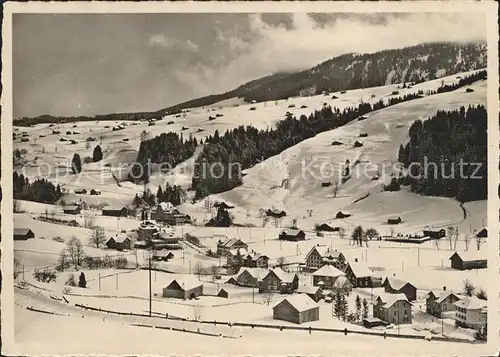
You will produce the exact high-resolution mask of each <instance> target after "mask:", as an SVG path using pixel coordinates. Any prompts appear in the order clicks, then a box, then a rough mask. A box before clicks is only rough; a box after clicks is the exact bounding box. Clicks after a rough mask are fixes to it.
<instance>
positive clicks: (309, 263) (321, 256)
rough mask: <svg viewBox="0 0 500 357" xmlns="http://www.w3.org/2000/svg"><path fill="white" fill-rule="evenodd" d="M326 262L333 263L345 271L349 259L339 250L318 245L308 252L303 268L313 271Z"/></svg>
mask: <svg viewBox="0 0 500 357" xmlns="http://www.w3.org/2000/svg"><path fill="white" fill-rule="evenodd" d="M326 264H330V265H333V266H334V267H335V268H337V269H339V270H342V271H344V270H345V268H346V266H347V260H346V258H345V256H344V255H343V254H342V253H341V252H338V251H337V250H332V249H330V247H327V246H325V245H316V246H314V247H312V248H311V250H310V251H309V252H308V253H307V255H306V265H305V267H304V268H303V270H304V271H308V272H313V271H316V270H317V269H319V268H321V267H322V266H324V265H326Z"/></svg>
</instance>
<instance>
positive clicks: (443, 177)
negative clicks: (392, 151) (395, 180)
mask: <svg viewBox="0 0 500 357" xmlns="http://www.w3.org/2000/svg"><path fill="white" fill-rule="evenodd" d="M487 121H488V120H487V110H486V108H485V107H484V106H482V105H478V106H477V107H472V106H470V107H469V108H467V109H466V108H465V107H461V108H460V109H459V110H454V111H438V112H437V114H436V115H434V116H433V117H431V118H429V119H428V120H425V121H423V122H422V121H421V120H417V121H415V122H414V123H413V124H412V126H411V127H410V129H409V136H410V141H409V142H408V143H407V144H406V145H405V146H403V145H401V146H400V147H399V153H398V161H400V162H401V163H403V165H404V166H405V167H406V168H409V170H408V172H409V174H410V175H406V176H405V177H404V178H403V179H402V183H403V184H405V185H410V186H411V189H412V191H413V192H417V193H420V194H424V195H431V196H444V197H453V198H456V199H457V200H459V201H461V202H468V201H475V200H485V199H486V198H487V186H488V176H487Z"/></svg>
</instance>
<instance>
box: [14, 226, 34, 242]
mask: <svg viewBox="0 0 500 357" xmlns="http://www.w3.org/2000/svg"><path fill="white" fill-rule="evenodd" d="M30 238H35V233H33V231H32V230H31V229H29V228H14V240H27V239H30Z"/></svg>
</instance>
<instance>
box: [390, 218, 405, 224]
mask: <svg viewBox="0 0 500 357" xmlns="http://www.w3.org/2000/svg"><path fill="white" fill-rule="evenodd" d="M401 222H402V220H401V217H389V218H388V219H387V223H388V224H400V223H401Z"/></svg>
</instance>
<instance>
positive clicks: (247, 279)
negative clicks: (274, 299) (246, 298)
mask: <svg viewBox="0 0 500 357" xmlns="http://www.w3.org/2000/svg"><path fill="white" fill-rule="evenodd" d="M268 272H269V270H267V269H262V268H241V269H240V271H239V272H238V274H237V276H236V278H235V279H236V284H237V285H240V286H247V287H254V288H258V287H259V284H260V283H261V281H262V279H264V277H265V276H266V275H267V274H268Z"/></svg>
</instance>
